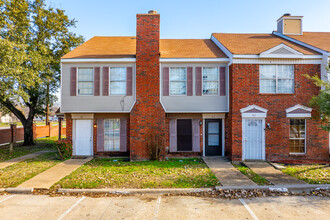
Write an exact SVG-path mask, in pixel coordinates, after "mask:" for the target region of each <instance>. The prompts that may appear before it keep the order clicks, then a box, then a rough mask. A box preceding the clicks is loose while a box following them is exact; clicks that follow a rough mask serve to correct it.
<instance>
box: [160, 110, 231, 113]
mask: <svg viewBox="0 0 330 220" xmlns="http://www.w3.org/2000/svg"><path fill="white" fill-rule="evenodd" d="M165 112H166V113H228V111H166V109H165Z"/></svg>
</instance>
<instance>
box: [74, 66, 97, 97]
mask: <svg viewBox="0 0 330 220" xmlns="http://www.w3.org/2000/svg"><path fill="white" fill-rule="evenodd" d="M93 89H94V72H93V68H89V67H79V68H78V95H93V91H94V90H93Z"/></svg>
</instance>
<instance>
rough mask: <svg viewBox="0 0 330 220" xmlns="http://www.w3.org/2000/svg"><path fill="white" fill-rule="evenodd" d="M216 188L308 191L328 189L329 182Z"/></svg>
mask: <svg viewBox="0 0 330 220" xmlns="http://www.w3.org/2000/svg"><path fill="white" fill-rule="evenodd" d="M215 189H216V190H218V191H221V190H268V191H277V192H292V193H304V192H305V193H309V192H311V191H313V190H320V189H326V190H328V189H330V184H297V185H270V186H216V187H215Z"/></svg>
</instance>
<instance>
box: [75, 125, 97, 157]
mask: <svg viewBox="0 0 330 220" xmlns="http://www.w3.org/2000/svg"><path fill="white" fill-rule="evenodd" d="M75 125H76V126H75V130H76V132H75V151H76V152H75V155H79V156H91V155H92V154H93V150H92V149H93V145H92V125H93V124H92V120H76V124H75Z"/></svg>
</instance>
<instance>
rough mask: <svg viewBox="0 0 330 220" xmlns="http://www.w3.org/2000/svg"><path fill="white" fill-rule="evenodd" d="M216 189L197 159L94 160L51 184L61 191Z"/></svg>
mask: <svg viewBox="0 0 330 220" xmlns="http://www.w3.org/2000/svg"><path fill="white" fill-rule="evenodd" d="M215 185H219V182H218V179H217V178H216V177H215V176H214V174H213V173H212V172H211V170H210V169H209V168H208V167H207V166H206V164H205V163H204V162H203V161H202V160H200V159H197V158H196V159H180V160H179V159H170V160H168V161H161V162H160V161H142V162H125V161H123V160H119V159H118V160H113V159H101V158H96V159H94V160H91V161H90V162H89V163H87V164H85V165H84V166H82V167H80V168H79V169H77V170H76V171H74V172H73V173H71V174H70V175H69V176H67V177H65V178H63V179H62V180H61V181H60V182H58V183H57V184H55V186H57V187H62V188H200V187H212V186H215Z"/></svg>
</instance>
